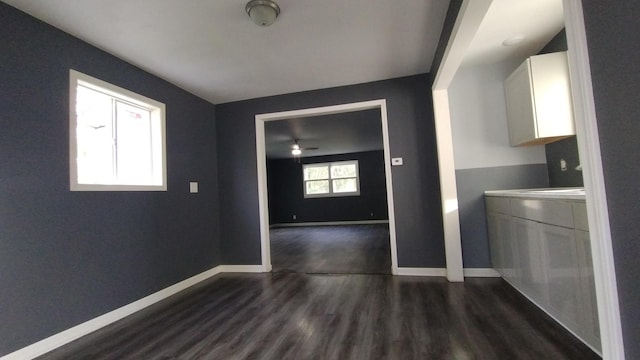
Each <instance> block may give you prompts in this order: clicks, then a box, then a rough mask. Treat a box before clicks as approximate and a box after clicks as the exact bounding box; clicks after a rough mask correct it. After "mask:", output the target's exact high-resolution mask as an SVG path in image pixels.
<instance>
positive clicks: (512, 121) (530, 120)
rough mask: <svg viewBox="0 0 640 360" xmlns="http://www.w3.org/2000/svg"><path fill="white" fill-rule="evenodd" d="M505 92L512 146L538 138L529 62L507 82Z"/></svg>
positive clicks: (519, 68) (517, 70)
mask: <svg viewBox="0 0 640 360" xmlns="http://www.w3.org/2000/svg"><path fill="white" fill-rule="evenodd" d="M504 91H505V99H506V103H507V117H508V119H509V121H508V124H509V140H510V142H511V146H516V145H520V144H522V143H525V142H527V141H531V140H532V139H536V138H538V133H537V129H536V120H535V109H534V102H533V93H532V89H531V78H530V70H529V60H527V61H525V62H524V63H522V65H520V66H519V67H518V68H517V69H516V70H515V71H514V72H513V73H512V74H511V75H510V76H509V77H508V78H507V79H506V80H505V82H504Z"/></svg>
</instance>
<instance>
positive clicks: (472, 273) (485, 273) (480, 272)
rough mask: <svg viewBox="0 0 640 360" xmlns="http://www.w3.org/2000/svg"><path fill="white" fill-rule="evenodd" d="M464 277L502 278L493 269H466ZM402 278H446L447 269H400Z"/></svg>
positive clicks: (399, 273)
mask: <svg viewBox="0 0 640 360" xmlns="http://www.w3.org/2000/svg"><path fill="white" fill-rule="evenodd" d="M463 273H464V277H492V278H495V277H500V273H498V272H497V271H495V270H494V269H491V268H465V269H463ZM397 275H401V276H432V277H446V276H447V269H446V268H419V267H399V268H398V274H397Z"/></svg>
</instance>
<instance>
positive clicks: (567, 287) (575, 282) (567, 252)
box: [540, 224, 582, 331]
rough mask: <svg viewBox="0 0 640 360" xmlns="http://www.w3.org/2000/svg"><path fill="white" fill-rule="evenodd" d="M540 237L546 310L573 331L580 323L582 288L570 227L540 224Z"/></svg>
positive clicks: (573, 236)
mask: <svg viewBox="0 0 640 360" xmlns="http://www.w3.org/2000/svg"><path fill="white" fill-rule="evenodd" d="M540 238H541V241H542V247H543V248H544V249H545V263H544V264H543V266H544V268H543V269H544V271H546V277H547V290H548V293H549V308H548V311H549V312H550V313H551V315H553V316H554V317H555V318H556V319H558V320H560V321H562V323H563V324H565V325H566V326H567V327H568V328H569V329H571V330H574V331H576V330H577V329H579V328H580V325H581V324H580V323H581V321H580V316H581V315H582V314H581V309H582V306H581V305H582V304H581V295H582V294H581V292H582V291H581V287H580V281H581V279H580V270H579V268H578V249H577V247H576V239H575V235H574V230H573V229H567V228H563V227H560V226H553V225H547V224H540Z"/></svg>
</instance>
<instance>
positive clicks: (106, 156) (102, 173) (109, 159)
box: [76, 86, 115, 184]
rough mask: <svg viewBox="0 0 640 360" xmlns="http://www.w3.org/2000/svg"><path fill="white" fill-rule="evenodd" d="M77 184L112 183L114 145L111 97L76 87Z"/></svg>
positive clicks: (82, 87)
mask: <svg viewBox="0 0 640 360" xmlns="http://www.w3.org/2000/svg"><path fill="white" fill-rule="evenodd" d="M76 116H77V117H76V119H77V120H76V122H77V127H76V137H77V161H78V183H81V184H113V183H114V181H115V179H114V176H115V174H114V142H113V126H112V124H113V102H112V99H111V96H109V95H106V94H104V93H101V92H99V91H95V90H93V89H89V88H86V87H84V86H78V87H77V98H76Z"/></svg>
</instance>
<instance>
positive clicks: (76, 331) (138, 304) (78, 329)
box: [0, 265, 262, 360]
mask: <svg viewBox="0 0 640 360" xmlns="http://www.w3.org/2000/svg"><path fill="white" fill-rule="evenodd" d="M226 272H262V266H260V265H220V266H216V267H214V268H212V269H209V270H207V271H204V272H202V273H200V274H197V275H194V276H192V277H190V278H188V279H185V280H183V281H180V282H179V283H176V284H174V285H171V286H169V287H167V288H164V289H162V290H160V291H158V292H155V293H153V294H151V295H148V296H145V297H143V298H142V299H139V300H136V301H134V302H132V303H130V304H127V305H125V306H122V307H119V308H117V309H115V310H112V311H110V312H108V313H106V314H103V315H100V316H98V317H96V318H93V319H91V320H88V321H85V322H83V323H81V324H79V325H76V326H74V327H72V328H69V329H67V330H64V331H62V332H59V333H57V334H55V335H52V336H49V337H48V338H45V339H43V340H40V341H38V342H36V343H33V344H31V345H29V346H26V347H24V348H22V349H19V350H16V351H14V352H12V353H9V354H7V355H5V356H3V357H0V360H25V359H33V358H36V357H38V356H41V355H44V354H46V353H48V352H50V351H52V350H54V349H57V348H59V347H61V346H63V345H66V344H68V343H70V342H72V341H74V340H76V339H79V338H81V337H83V336H85V335H88V334H90V333H92V332H94V331H96V330H99V329H101V328H103V327H105V326H107V325H110V324H112V323H114V322H116V321H118V320H121V319H123V318H125V317H127V316H129V315H132V314H134V313H136V312H138V311H140V310H142V309H144V308H146V307H149V306H151V305H153V304H155V303H158V302H160V301H162V300H165V299H167V298H169V297H171V296H172V295H175V294H177V293H179V292H181V291H183V290H185V289H187V288H190V287H192V286H194V285H196V284H198V283H200V282H203V281H205V280H207V279H209V278H211V277H213V276H215V275H218V274H220V273H226Z"/></svg>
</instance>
